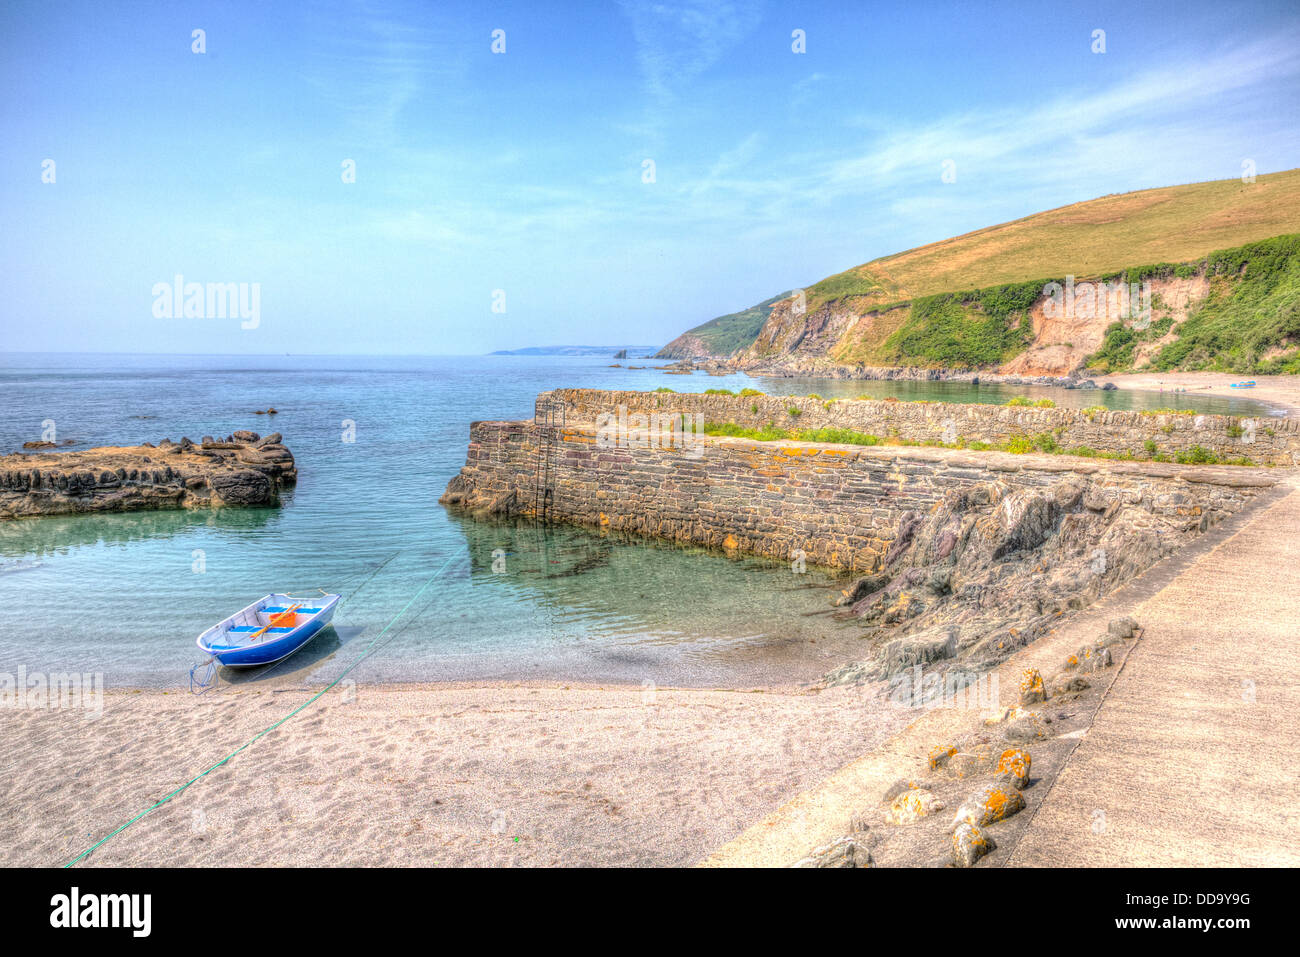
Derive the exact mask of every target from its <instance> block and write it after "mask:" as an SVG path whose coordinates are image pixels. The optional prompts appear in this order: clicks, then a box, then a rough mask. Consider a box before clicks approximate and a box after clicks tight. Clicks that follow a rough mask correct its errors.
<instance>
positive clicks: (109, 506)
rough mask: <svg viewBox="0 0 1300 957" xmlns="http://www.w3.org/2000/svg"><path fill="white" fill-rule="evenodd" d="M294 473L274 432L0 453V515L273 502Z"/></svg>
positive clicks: (290, 458) (293, 479)
mask: <svg viewBox="0 0 1300 957" xmlns="http://www.w3.org/2000/svg"><path fill="white" fill-rule="evenodd" d="M297 479H298V472H297V469H296V467H295V463H294V458H293V454H292V453H291V452H290V451H289V450H288V449H287V448H285V446H284V445H283V444H282V442H281V435H280V433H278V432H275V433H272V434H271V435H267V436H264V437H263V436H259V435H258V434H257V433H256V432H247V431H239V432H235V433H233V434H232V435H229V436H227V437H226V438H225V439H224V440H218V439H214V438H212V437H211V436H205V437H204V438H203V441H202V442H198V443H195V442H192V441H191V440H190V439H188V438H183V439H181V441H180V442H173V441H171V440H170V439H163V440H162V441H161V442H159V443H158V445H157V446H155V445H152V444H151V443H148V442H146V443H144V444H143V445H136V446H126V447H114V446H105V447H102V448H94V449H84V450H79V451H76V452H55V453H36V454H28V453H23V452H18V453H15V454H12V455H6V456H0V519H9V518H20V517H26V516H43V515H67V514H71V513H77V512H125V511H135V510H139V509H177V508H209V507H218V506H267V505H278V504H279V500H280V491H281V490H282V489H284V488H287V487H289V486H292V485H293V484H294V483H295V482H296V481H297Z"/></svg>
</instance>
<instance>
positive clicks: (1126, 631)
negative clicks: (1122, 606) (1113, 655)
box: [1106, 616, 1138, 639]
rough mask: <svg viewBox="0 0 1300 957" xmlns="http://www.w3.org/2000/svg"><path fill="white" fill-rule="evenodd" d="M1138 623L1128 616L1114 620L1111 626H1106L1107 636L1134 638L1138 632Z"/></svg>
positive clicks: (1111, 621)
mask: <svg viewBox="0 0 1300 957" xmlns="http://www.w3.org/2000/svg"><path fill="white" fill-rule="evenodd" d="M1137 628H1138V623H1137V621H1136V620H1134V619H1133V618H1129V617H1127V616H1125V617H1123V618H1112V619H1111V620H1110V624H1108V625H1107V626H1106V634H1108V635H1110V636H1112V637H1114V638H1124V639H1128V638H1132V637H1133V634H1134V632H1136V631H1137Z"/></svg>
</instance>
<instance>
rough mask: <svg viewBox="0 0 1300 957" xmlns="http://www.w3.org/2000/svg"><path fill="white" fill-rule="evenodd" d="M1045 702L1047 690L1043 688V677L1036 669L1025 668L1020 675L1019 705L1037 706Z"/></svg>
mask: <svg viewBox="0 0 1300 957" xmlns="http://www.w3.org/2000/svg"><path fill="white" fill-rule="evenodd" d="M1046 700H1047V689H1046V688H1044V687H1043V676H1042V675H1041V674H1040V673H1039V671H1038V669H1037V668H1026V669H1025V670H1024V671H1023V672H1022V673H1021V675H1020V704H1021V706H1022V707H1023V706H1024V705H1031V704H1038V703H1039V702H1042V701H1046Z"/></svg>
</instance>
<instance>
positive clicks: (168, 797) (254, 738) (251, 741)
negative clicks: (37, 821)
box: [63, 556, 455, 867]
mask: <svg viewBox="0 0 1300 957" xmlns="http://www.w3.org/2000/svg"><path fill="white" fill-rule="evenodd" d="M454 557H455V556H452V558H454ZM452 558H448V559H447V560H446V561H445V562H443V563H442V566H441V567H440V568H439V569H438V570H437V571H436V572H434V573H433V575H432V576H431V577H430V578H429V580H428V581H426V582H425V583H424V584H423V585H421V586H420V590H419V591H417V592H416V593H415V594H414V595H412V596H411V600H410V601H408V602H407V603H406V604H405V605H403V606H402V609H401V610H400V611H399V612H398V613H397V614H396V615H394V616H393V617H392V618H390V619H389V621H388V624H386V625H384V628H383V631H381V632H379V634H377V635H375V637H374V638H372V639H370V644H368V645H366V650H365V651H363V652H362V653H361V654H360V655H359V656H357V660H356V661H354V662H352V664H350V665H348V666H347V667H346V668H344V669H343V671H342V672H341V673H340V674H339V676H338V677H337V678H335V679H334V680H333V681H331V682H330V683H329V684H327V685H326V686H325V687H324V688H322V689H321V690H320V691H318V692H317V693H316V694H314V695H312V696H311V697H310V698H308V699H307V700H306V701H304V702H303V703H302V704H300V705H298V707H296V708H294V709H293V710H292V711H290V712H289V713H288V714H286V715H285V716H284V717H283V718H281V719H280V720H279V721H277V722H275V723H274V724H271V725H268V726H266V727H265V728H263V729H262V730H261V731H259V732H257V734H255V735H253V736H252V737H251V738H249V739H248V740H247V741H245V742H244V743H243V744H241V745H240V746H239V747H237V748H236V749H235V750H234V751H231V752H230V753H229V754H227V755H226V756H225V757H224V758H222V759H221V760H220V761H218V762H217V763H216V764H214V765H212V767H210V768H208V769H207V770H206V771H203V772H202V773H200V774H197V775H195V776H194V777H192V778H190V779H189V780H188V781H186V782H185V783H184V784H182V785H181V786H180V787H178V788H177V789H176V790H175V791H172V792H171V793H170V794H168V795H166V796H165V797H162V798H159V799H158V800H157V801H156V802H154V803H153V804H151V805H150V806H149V807H147V808H145V809H144V810H143V811H141V812H140V813H139V814H137V815H136V816H135V817H133V818H131V820H129V821H127V822H126V823H125V824H123V825H122V826H121V827H119V828H117V829H116V830H114V831H111V832H109V834H108V835H107V836H105V837H104V838H103V839H102V840H100V841H98V842H96V843H94V844H92V845H91V846H90V847H88V848H86V849H85V850H84V851H82V852H81V853H80V854H78V855H77V856H76V857H74V858H73V859H72V860H70V861H68V863H66V864H64V865H63V866H64V867H72V866H73V865H74V864H76V863H77V862H78V861H80V860H82V859H83V858H85V857H87V856H89V855H90V853H91V852H92V851H94V850H96V849H97V848H100V847H102V846H103V845H105V844H107V843H108V842H109V841H111V840H112V839H113V838H115V837H117V835H119V834H121V833H122V832H123V831H125V830H126V829H127V828H128V827H130V826H131V825H132V824H134V823H135V822H136V821H138V820H140V819H141V818H142V817H144V816H145V815H146V814H148V813H149V812H151V811H155V810H157V809H158V808H160V807H162V806H163V805H164V804H166V803H167V802H168V801H170V800H171V799H172V798H174V797H176V795H178V794H180V793H181V792H182V791H184V790H185V789H186V788H188V787H189V786H190V785H191V784H194V783H195V782H197V781H200V780H202V779H203V778H205V777H207V776H208V775H209V774H211V773H212V772H213V771H215V770H216V769H217V768H219V767H221V766H222V765H223V764H225V763H226V762H227V761H229V760H230V759H231V758H233V757H234V756H235V755H237V754H239V753H240V752H241V751H245V750H247V749H248V748H249V747H251V746H252V745H254V744H256V743H257V742H258V741H259V740H260V739H262V738H264V737H266V736H267V735H268V734H270V733H271V732H272V731H274V730H275V729H276V728H278V727H280V725H282V724H284V723H285V722H286V721H288V720H289V719H290V718H292V717H293V716H294V715H296V714H298V713H299V712H300V711H302V710H303V709H304V708H306V707H307V706H309V705H311V704H313V703H314V702H316V701H317V700H319V699H320V698H321V697H322V696H323V695H325V693H326V692H328V691H329V690H330V689H331V688H333V687H334V686H335V685H337V684H338V683H339V682H340V681H342V680H343V679H344V678H346V677H347V675H348V672H350V671H351V670H352V669H353V668H355V667H356V666H357V665H359V664H361V662H363V661H365V660H366V658H367V657H369V655H370V654H371V652H372V651H373V650H374V647H375V643H376V642H377V641H379V639H380V638H382V637H384V634H385V633H386V632H387V631H388V629H390V628H392V627H393V622H395V621H397V619H399V618H401V617H402V615H404V614H406V611H407V609H408V608H410V607H411V606H412V605H414V604H415V600H416V599H417V598H419V597H420V596H421V595H422V594H424V591H425V589H427V588H428V587H429V586H430V585H432V584H433V583H434V581H435V580H436V579H437V578H438V576H440V575H441V574H442V573H443V572H444V571H445V570H446V568H447V566H448V565H450V564H451V562H452ZM385 564H387V563H385Z"/></svg>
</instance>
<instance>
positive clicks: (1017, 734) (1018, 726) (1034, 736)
mask: <svg viewBox="0 0 1300 957" xmlns="http://www.w3.org/2000/svg"><path fill="white" fill-rule="evenodd" d="M1002 737H1003V738H1004V739H1005V740H1007V741H1009V742H1011V743H1012V744H1030V743H1031V742H1034V741H1041V740H1042V739H1043V738H1046V737H1047V726H1046V722H1045V721H1044V720H1043V719H1042V718H1041V717H1039V716H1038V715H1037V714H1034V713H1033V712H1032V711H1030V712H1027V713H1026V714H1025V715H1024V716H1023V717H1020V718H1017V719H1016V720H1015V721H1008V722H1007V723H1006V724H1005V725H1004V726H1003V728H1002Z"/></svg>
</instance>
